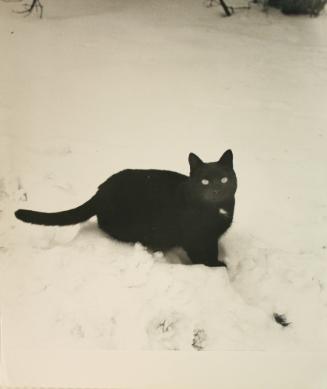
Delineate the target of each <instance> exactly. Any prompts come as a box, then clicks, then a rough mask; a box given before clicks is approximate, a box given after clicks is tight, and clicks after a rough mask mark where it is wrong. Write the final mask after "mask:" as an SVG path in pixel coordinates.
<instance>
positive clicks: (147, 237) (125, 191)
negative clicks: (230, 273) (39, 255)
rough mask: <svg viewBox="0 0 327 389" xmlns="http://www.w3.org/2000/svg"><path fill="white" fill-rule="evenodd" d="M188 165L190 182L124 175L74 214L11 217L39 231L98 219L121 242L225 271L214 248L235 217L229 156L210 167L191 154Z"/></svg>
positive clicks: (142, 173)
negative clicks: (179, 251)
mask: <svg viewBox="0 0 327 389" xmlns="http://www.w3.org/2000/svg"><path fill="white" fill-rule="evenodd" d="M189 164H190V176H189V177H188V176H185V175H183V174H179V173H175V172H171V171H164V170H124V171H121V172H119V173H117V174H114V175H113V176H111V177H110V178H109V179H108V180H107V181H105V182H104V183H103V184H102V185H100V186H99V188H98V192H97V193H96V194H95V196H94V197H92V198H91V199H90V200H89V201H87V202H86V203H85V204H83V205H81V206H79V207H77V208H74V209H72V210H69V211H63V212H57V213H43V212H35V211H29V210H18V211H16V213H15V215H16V217H17V218H18V219H20V220H23V221H25V222H29V223H34V224H43V225H69V224H76V223H80V222H83V221H86V220H87V219H89V218H90V217H91V216H93V215H96V216H97V218H98V224H99V227H100V228H101V229H102V230H103V231H105V232H106V233H108V234H109V235H110V236H112V237H113V238H116V239H118V240H120V241H124V242H140V243H142V244H143V245H145V246H146V247H148V248H149V249H151V250H153V251H157V250H160V251H164V252H165V251H167V250H169V249H171V248H173V247H182V248H184V249H185V251H186V252H187V254H188V256H189V257H190V259H191V261H192V262H193V263H202V264H205V265H207V266H224V263H223V262H220V261H219V260H218V245H217V242H218V239H219V238H220V236H221V235H222V234H223V233H224V232H225V231H226V230H227V229H228V228H229V227H230V225H231V223H232V220H233V214H234V204H235V199H234V195H235V192H236V188H237V179H236V175H235V173H234V170H233V154H232V151H231V150H227V151H226V152H225V153H224V154H223V156H222V157H221V158H220V160H219V161H218V162H211V163H204V162H203V161H202V160H201V159H200V158H199V157H197V156H196V155H195V154H193V153H191V154H190V155H189Z"/></svg>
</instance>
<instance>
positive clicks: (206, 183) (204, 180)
mask: <svg viewBox="0 0 327 389" xmlns="http://www.w3.org/2000/svg"><path fill="white" fill-rule="evenodd" d="M201 184H202V185H209V180H206V179H203V180H202V181H201Z"/></svg>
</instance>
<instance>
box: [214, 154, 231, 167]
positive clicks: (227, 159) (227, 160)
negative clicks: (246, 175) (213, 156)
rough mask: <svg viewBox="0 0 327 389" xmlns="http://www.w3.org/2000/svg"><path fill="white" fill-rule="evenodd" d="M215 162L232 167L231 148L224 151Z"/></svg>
mask: <svg viewBox="0 0 327 389" xmlns="http://www.w3.org/2000/svg"><path fill="white" fill-rule="evenodd" d="M217 163H219V164H221V165H225V166H228V167H231V168H232V167H233V152H232V150H227V151H225V152H224V154H223V155H222V156H221V157H220V160H219V161H218V162H217Z"/></svg>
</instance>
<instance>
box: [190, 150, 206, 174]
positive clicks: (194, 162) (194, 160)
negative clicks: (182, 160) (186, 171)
mask: <svg viewBox="0 0 327 389" xmlns="http://www.w3.org/2000/svg"><path fill="white" fill-rule="evenodd" d="M188 162H189V164H190V169H191V172H190V174H192V173H193V172H194V171H195V170H196V169H197V168H198V167H199V166H201V165H203V163H204V162H203V161H202V159H201V158H199V157H198V156H197V155H195V154H193V153H190V154H189V156H188Z"/></svg>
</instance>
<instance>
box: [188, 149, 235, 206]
mask: <svg viewBox="0 0 327 389" xmlns="http://www.w3.org/2000/svg"><path fill="white" fill-rule="evenodd" d="M189 164H190V178H189V189H191V190H192V192H193V193H192V195H193V198H196V199H198V200H199V201H204V202H208V203H212V204H216V203H220V202H223V201H226V200H227V201H228V200H229V199H231V198H233V197H234V194H235V192H236V189H237V179H236V174H235V172H234V169H233V153H232V151H231V150H227V151H225V152H224V154H223V155H222V156H221V158H220V159H219V160H218V161H217V162H209V163H205V162H203V161H202V160H201V159H200V158H199V157H198V156H197V155H195V154H193V153H190V155H189Z"/></svg>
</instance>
